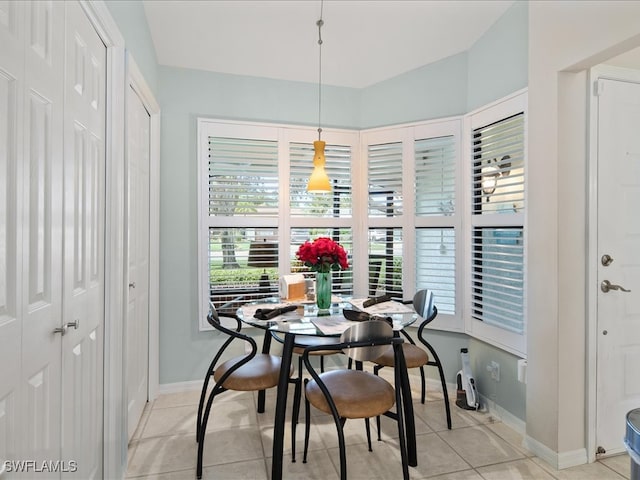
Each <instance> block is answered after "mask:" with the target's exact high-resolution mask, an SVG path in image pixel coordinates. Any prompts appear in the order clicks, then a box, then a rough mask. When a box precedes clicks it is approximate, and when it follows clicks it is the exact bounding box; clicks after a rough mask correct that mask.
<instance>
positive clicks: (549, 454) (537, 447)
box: [524, 435, 589, 470]
mask: <svg viewBox="0 0 640 480" xmlns="http://www.w3.org/2000/svg"><path fill="white" fill-rule="evenodd" d="M524 443H525V446H526V447H527V449H529V450H530V451H531V452H532V453H534V454H535V455H536V457H538V458H540V459H541V460H544V461H545V462H546V463H548V464H549V465H551V466H552V467H553V468H555V469H556V470H562V469H564V468H569V467H575V466H576V465H584V464H585V463H589V459H588V458H587V449H586V448H580V449H578V450H573V451H570V452H562V453H558V452H554V451H553V450H551V449H550V448H549V447H547V446H546V445H543V444H542V443H540V442H539V441H537V440H536V439H534V438H531V437H530V436H528V435H527V436H525V438H524Z"/></svg>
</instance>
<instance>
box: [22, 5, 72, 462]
mask: <svg viewBox="0 0 640 480" xmlns="http://www.w3.org/2000/svg"><path fill="white" fill-rule="evenodd" d="M23 19H24V25H25V27H26V28H25V39H24V40H25V51H24V55H25V57H24V58H25V76H24V90H23V98H22V102H23V108H24V120H23V123H22V127H23V128H22V134H23V136H22V139H21V141H22V145H23V151H22V160H21V163H22V164H23V171H22V172H21V178H20V179H18V182H19V185H20V187H21V188H22V195H21V198H20V201H21V207H22V210H21V212H20V214H19V215H20V216H19V217H18V218H17V222H18V228H21V229H22V239H21V243H22V249H23V251H22V255H21V259H22V262H21V266H20V267H19V268H20V270H19V271H18V272H16V274H17V278H21V279H22V280H21V286H22V294H21V298H22V302H21V309H20V315H21V318H22V332H21V337H20V336H19V337H17V338H21V342H22V357H21V358H22V362H21V376H22V391H21V402H20V406H19V408H20V409H21V411H22V415H21V417H20V418H21V423H20V424H17V425H16V426H18V425H24V427H23V428H22V427H21V428H20V432H21V434H20V435H19V437H18V438H20V441H21V451H22V454H23V455H27V456H28V457H31V456H33V457H34V458H35V459H39V460H45V459H51V458H58V457H59V455H60V420H61V412H60V408H59V405H60V395H61V390H60V389H61V384H60V379H61V363H60V362H61V360H60V348H61V335H59V334H54V333H53V331H54V329H55V328H58V327H60V325H61V323H62V317H61V313H62V298H61V292H62V290H61V282H60V280H61V271H62V260H61V259H62V229H61V224H62V190H63V185H62V168H63V163H62V162H63V143H62V122H63V110H64V98H63V90H62V85H63V75H64V48H63V47H64V5H60V4H58V2H24V17H23ZM18 458H20V457H18Z"/></svg>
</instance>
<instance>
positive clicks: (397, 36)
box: [143, 0, 514, 88]
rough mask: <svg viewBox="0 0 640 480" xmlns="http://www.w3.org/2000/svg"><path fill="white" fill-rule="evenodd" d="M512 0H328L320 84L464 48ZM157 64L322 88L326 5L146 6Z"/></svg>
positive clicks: (219, 0)
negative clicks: (318, 23)
mask: <svg viewBox="0 0 640 480" xmlns="http://www.w3.org/2000/svg"><path fill="white" fill-rule="evenodd" d="M513 3H514V0H445V1H437V0H413V1H403V0H392V1H383V0H324V3H322V17H323V20H324V26H323V27H322V39H323V45H322V83H323V84H324V85H336V86H343V87H354V88H362V87H366V86H369V85H372V84H375V83H378V82H380V81H383V80H386V79H388V78H391V77H395V76H397V75H399V74H402V73H404V72H408V71H411V70H413V69H415V68H418V67H421V66H423V65H427V64H430V63H433V62H436V61H438V60H441V59H443V58H446V57H449V56H451V55H455V54H458V53H460V52H463V51H465V50H468V49H469V48H470V47H471V46H472V45H473V44H474V43H475V42H476V41H477V40H478V39H479V38H480V37H481V36H482V35H483V34H484V33H485V32H486V31H487V30H488V29H489V28H490V27H491V26H492V25H493V24H494V23H495V21H496V20H497V19H498V18H499V17H500V16H501V15H502V14H503V13H504V12H505V11H506V10H507V9H508V8H509V7H510V6H511V5H512V4H513ZM143 4H144V9H145V13H146V16H147V20H148V23H149V28H150V30H151V36H152V39H153V43H154V45H155V49H156V54H157V60H158V63H159V64H161V65H168V66H173V67H182V68H190V69H199V70H208V71H212V72H220V73H229V74H238V75H249V76H258V77H267V78H274V79H280V80H293V81H302V82H318V63H319V46H318V28H317V26H316V21H317V20H318V19H319V18H320V9H321V2H320V0H317V1H316V0H285V1H275V0H257V1H256V0H253V1H250V0H226V1H223V0H210V1H190V0H183V1H172V0H146V1H144V2H143Z"/></svg>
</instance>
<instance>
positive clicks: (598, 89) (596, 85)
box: [593, 79, 604, 97]
mask: <svg viewBox="0 0 640 480" xmlns="http://www.w3.org/2000/svg"><path fill="white" fill-rule="evenodd" d="M602 92H604V81H603V80H601V79H598V80H596V81H595V82H593V94H594V95H595V96H596V97H599V96H600V95H602Z"/></svg>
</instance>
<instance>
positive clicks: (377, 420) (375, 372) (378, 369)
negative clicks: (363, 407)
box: [369, 365, 382, 451]
mask: <svg viewBox="0 0 640 480" xmlns="http://www.w3.org/2000/svg"><path fill="white" fill-rule="evenodd" d="M381 368H382V365H374V366H373V374H374V375H378V372H379V371H380V369H381ZM376 428H377V429H378V441H379V442H381V441H382V436H381V435H382V434H381V428H380V415H378V416H377V417H376ZM369 448H371V444H369ZM369 451H371V450H369Z"/></svg>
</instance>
